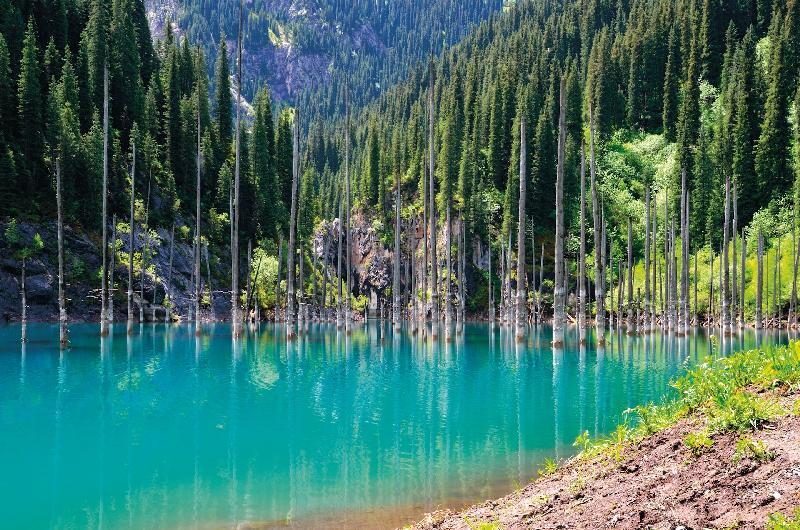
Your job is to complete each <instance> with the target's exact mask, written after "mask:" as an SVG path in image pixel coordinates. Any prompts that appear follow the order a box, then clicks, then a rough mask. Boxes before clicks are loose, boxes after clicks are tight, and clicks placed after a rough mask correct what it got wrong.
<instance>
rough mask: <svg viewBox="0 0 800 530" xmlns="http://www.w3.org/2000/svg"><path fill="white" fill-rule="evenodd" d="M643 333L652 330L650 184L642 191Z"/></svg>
mask: <svg viewBox="0 0 800 530" xmlns="http://www.w3.org/2000/svg"><path fill="white" fill-rule="evenodd" d="M644 203H645V204H644V332H645V333H650V331H651V329H652V324H653V320H652V316H651V314H650V184H649V183H648V184H646V186H645V191H644Z"/></svg>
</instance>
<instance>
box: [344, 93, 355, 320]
mask: <svg viewBox="0 0 800 530" xmlns="http://www.w3.org/2000/svg"><path fill="white" fill-rule="evenodd" d="M344 106H345V111H344V114H345V119H344V173H345V179H344V182H345V184H344V185H345V215H346V216H347V222H346V223H345V228H344V229H345V235H346V238H347V254H345V259H346V260H347V284H346V285H345V299H344V328H345V332H346V333H347V334H348V335H349V334H350V292H351V291H350V290H351V289H352V285H353V284H352V277H351V275H350V273H351V270H350V269H351V268H352V267H351V265H352V261H353V255H352V250H351V249H352V248H353V247H352V235H351V233H350V232H351V230H350V96H349V91H348V87H347V84H345V87H344Z"/></svg>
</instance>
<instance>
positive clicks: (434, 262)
mask: <svg viewBox="0 0 800 530" xmlns="http://www.w3.org/2000/svg"><path fill="white" fill-rule="evenodd" d="M428 82H429V87H428V157H429V160H428V165H429V168H428V179H429V181H428V192H429V194H430V207H429V210H428V213H429V215H430V223H431V225H430V238H431V320H432V322H433V326H432V328H431V336H432V337H433V338H434V339H435V338H436V337H438V335H439V332H438V329H437V328H438V326H439V318H440V316H439V277H438V269H439V260H438V258H437V251H436V186H435V182H434V171H435V167H434V145H433V127H434V108H433V84H434V79H433V62H431V63H430V65H429V81H428Z"/></svg>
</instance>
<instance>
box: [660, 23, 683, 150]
mask: <svg viewBox="0 0 800 530" xmlns="http://www.w3.org/2000/svg"><path fill="white" fill-rule="evenodd" d="M667 48H668V56H667V67H666V72H665V73H664V89H663V93H664V105H663V111H662V121H661V123H662V127H663V129H664V137H665V138H666V139H667V141H669V142H674V141H675V139H676V137H677V130H678V104H679V103H678V86H679V79H680V71H681V56H680V54H681V51H680V41H679V37H678V28H677V24H673V25H672V28H671V29H670V32H669V43H668V44H667Z"/></svg>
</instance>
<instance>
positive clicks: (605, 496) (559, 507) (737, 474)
mask: <svg viewBox="0 0 800 530" xmlns="http://www.w3.org/2000/svg"><path fill="white" fill-rule="evenodd" d="M780 399H781V401H782V402H783V404H784V405H785V406H786V407H787V409H786V410H795V411H796V410H797V404H796V401H797V399H798V396H792V397H790V398H787V397H782V398H780ZM699 425H700V420H699V419H698V418H689V419H684V420H682V421H680V422H679V423H678V424H677V425H675V426H673V427H671V428H669V429H667V430H664V431H662V432H659V433H656V434H653V435H651V436H649V437H647V438H645V439H644V440H643V441H642V442H640V443H638V444H635V445H632V446H629V447H627V448H626V449H625V452H624V453H623V455H622V459H621V460H620V461H619V462H618V461H617V460H616V459H614V458H610V457H608V456H598V457H594V458H591V459H587V458H581V457H580V456H577V457H574V458H572V459H571V460H569V461H567V462H565V463H564V464H563V465H562V466H560V467H559V469H557V470H556V471H555V472H554V473H552V474H551V475H548V476H544V477H540V478H539V479H538V480H536V481H535V482H533V483H531V484H529V485H527V486H525V487H524V488H522V489H520V490H517V491H515V492H513V493H511V494H510V495H508V496H506V497H503V498H501V499H497V500H490V501H486V502H484V503H482V504H478V505H475V506H472V507H470V508H467V509H465V510H463V511H460V512H455V511H451V510H443V511H436V512H432V513H429V514H427V515H426V516H425V518H424V519H423V520H422V521H420V522H418V523H416V524H415V525H414V526H413V528H415V529H419V530H433V529H437V530H445V529H446V530H453V529H464V530H472V529H478V528H480V529H481V530H484V529H486V530H488V529H493V530H494V529H515V528H536V529H549V528H554V529H555V528H558V529H562V528H564V529H566V528H587V529H588V528H592V529H594V528H621V529H629V528H645V529H680V528H682V529H687V530H688V529H701V528H764V527H765V526H766V525H767V523H768V520H769V517H770V515H771V514H775V513H778V512H780V513H783V514H786V515H791V514H792V512H793V511H794V509H795V508H796V507H798V506H800V417H799V416H798V415H797V414H795V415H787V416H783V417H781V418H778V419H776V420H774V421H772V422H769V423H766V424H765V425H763V426H762V427H761V428H760V429H759V430H756V431H754V432H750V433H744V434H742V433H726V434H718V435H715V436H712V439H713V445H712V446H711V447H710V448H708V449H707V450H706V451H705V452H703V453H702V454H700V455H695V454H693V453H692V451H691V450H690V449H689V448H688V447H687V445H686V443H685V442H684V440H685V438H686V436H687V435H688V434H689V433H692V432H697V430H698V426H699ZM742 436H749V438H750V439H752V441H754V442H756V443H757V442H758V441H760V442H762V443H763V444H764V446H765V447H766V449H767V450H768V451H769V452H771V453H772V455H771V458H772V459H771V460H769V459H763V458H762V459H759V458H757V457H755V456H753V455H752V454H751V455H749V456H745V457H743V458H737V457H738V456H739V455H737V441H738V440H740V438H742ZM764 460H766V461H764Z"/></svg>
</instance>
